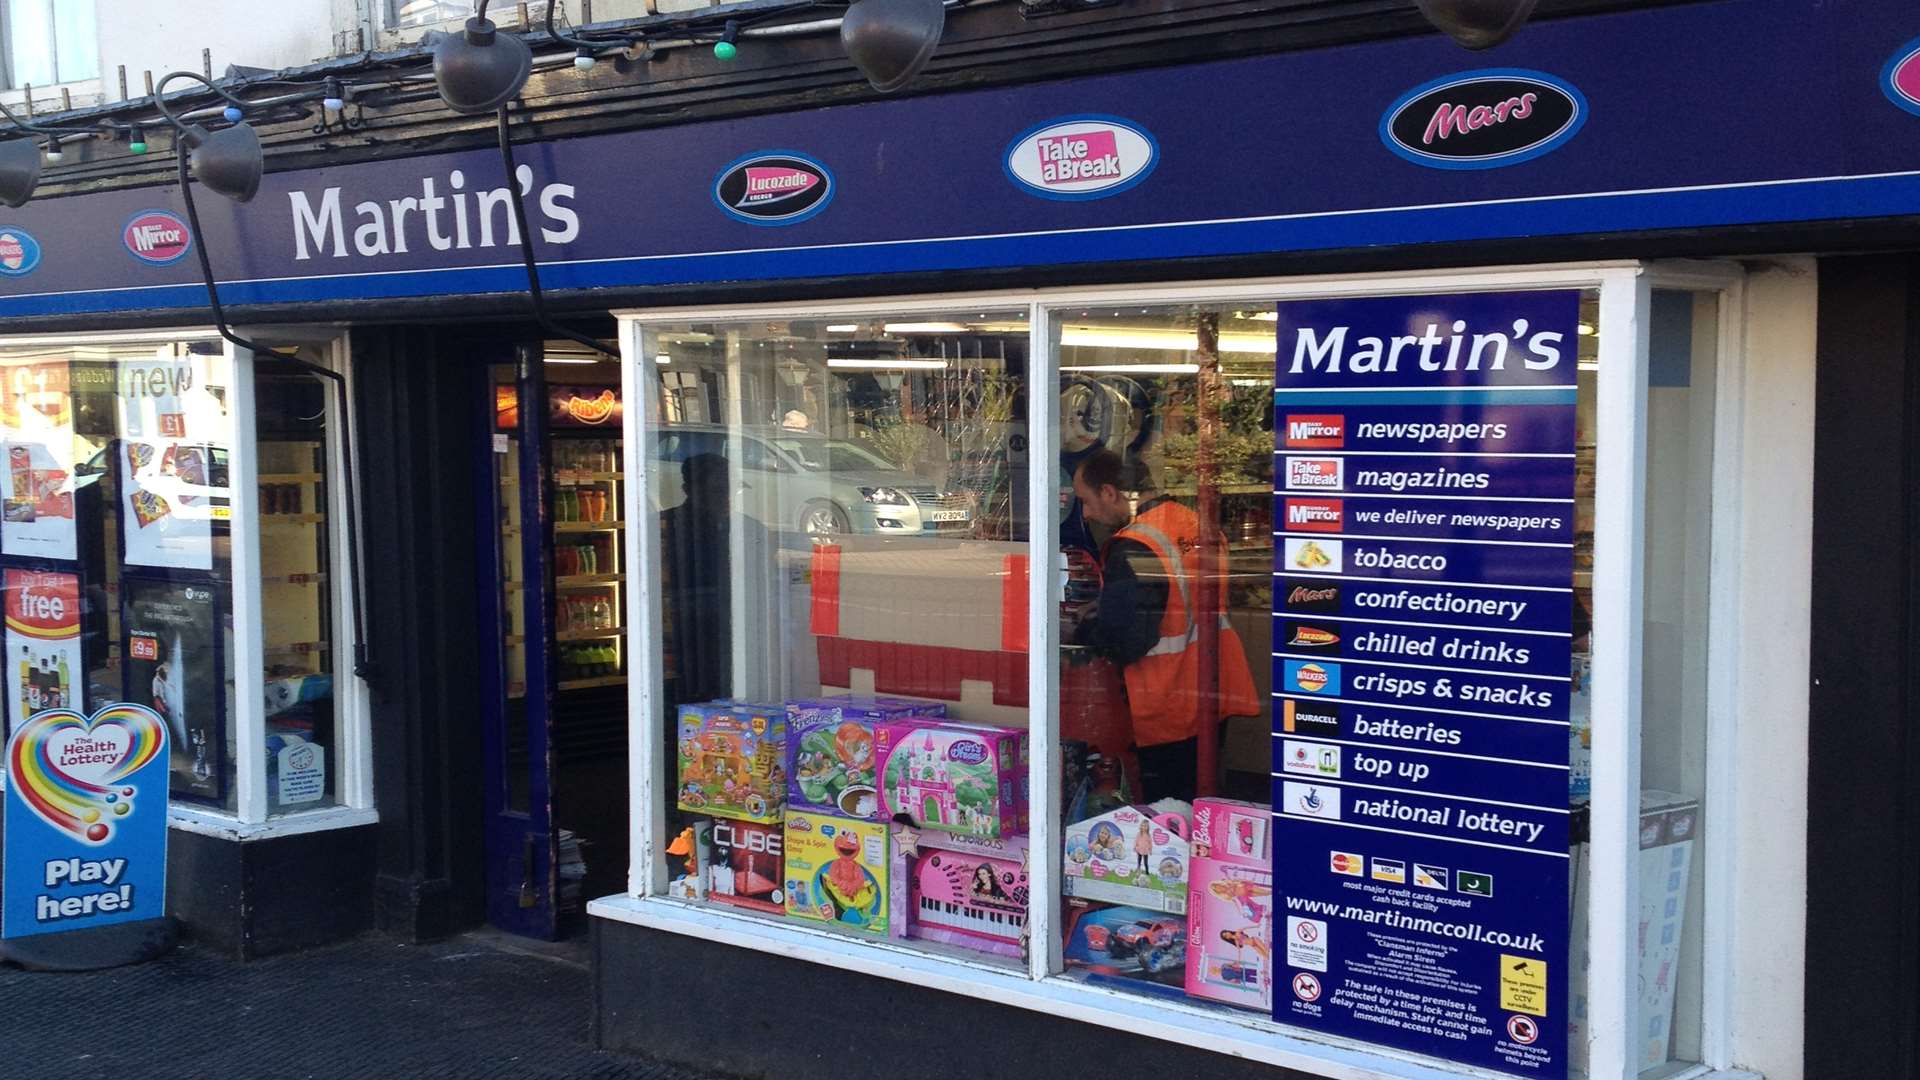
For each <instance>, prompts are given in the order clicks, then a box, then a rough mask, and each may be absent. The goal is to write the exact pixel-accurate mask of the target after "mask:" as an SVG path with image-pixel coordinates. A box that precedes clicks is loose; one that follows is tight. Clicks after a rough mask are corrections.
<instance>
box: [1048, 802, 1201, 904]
mask: <svg viewBox="0 0 1920 1080" xmlns="http://www.w3.org/2000/svg"><path fill="white" fill-rule="evenodd" d="M1162 805H1163V806H1164V805H1166V804H1162ZM1174 807H1175V808H1174V809H1170V810H1167V811H1165V812H1155V811H1154V810H1153V809H1151V808H1150V807H1145V806H1122V807H1120V808H1119V809H1117V810H1110V811H1108V812H1107V813H1104V814H1101V815H1100V816H1098V817H1093V818H1088V819H1087V820H1085V821H1080V822H1075V823H1074V824H1072V825H1069V826H1067V837H1066V842H1067V851H1066V854H1067V858H1066V862H1065V864H1064V866H1063V867H1062V869H1063V870H1064V871H1065V874H1064V876H1063V877H1062V878H1061V879H1060V883H1061V892H1062V893H1064V894H1065V895H1067V896H1082V897H1086V898H1087V899H1089V900H1105V901H1107V902H1108V903H1112V904H1130V905H1132V906H1134V907H1142V908H1151V909H1152V910H1154V911H1170V912H1173V913H1175V914H1185V913H1186V910H1187V864H1188V862H1189V860H1190V858H1191V852H1190V851H1189V845H1188V843H1187V833H1188V826H1187V815H1186V810H1187V807H1186V804H1185V803H1176V804H1174Z"/></svg>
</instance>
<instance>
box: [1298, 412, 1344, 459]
mask: <svg viewBox="0 0 1920 1080" xmlns="http://www.w3.org/2000/svg"><path fill="white" fill-rule="evenodd" d="M1345 445H1347V418H1346V417H1344V416H1339V415H1336V414H1329V413H1311V414H1306V415H1300V414H1294V413H1289V414H1288V415H1287V449H1289V450H1338V449H1340V448H1341V447H1343V446H1345Z"/></svg>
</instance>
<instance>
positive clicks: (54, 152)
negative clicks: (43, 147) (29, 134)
mask: <svg viewBox="0 0 1920 1080" xmlns="http://www.w3.org/2000/svg"><path fill="white" fill-rule="evenodd" d="M65 160H67V152H66V151H65V150H62V149H60V140H59V139H48V140H47V164H49V165H58V164H60V163H61V162H63V161H65Z"/></svg>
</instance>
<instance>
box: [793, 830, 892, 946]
mask: <svg viewBox="0 0 1920 1080" xmlns="http://www.w3.org/2000/svg"><path fill="white" fill-rule="evenodd" d="M782 843H783V844H784V845H785V849H786V850H785V855H786V867H785V871H786V886H785V888H786V894H787V895H786V908H787V914H789V915H793V916H796V917H798V918H802V919H816V920H819V921H820V922H827V923H832V924H834V925H835V926H838V927H840V928H842V929H846V930H864V931H867V932H868V933H873V934H885V933H886V932H887V909H888V904H887V899H888V896H887V894H888V888H889V885H888V883H889V881H890V878H891V874H892V870H893V868H892V866H891V865H889V861H888V857H887V827H886V826H885V825H882V824H880V823H879V822H874V821H856V820H854V819H852V818H840V817H829V816H827V815H826V814H803V813H799V812H797V811H796V812H790V813H788V814H787V815H786V827H785V835H784V836H783V837H782Z"/></svg>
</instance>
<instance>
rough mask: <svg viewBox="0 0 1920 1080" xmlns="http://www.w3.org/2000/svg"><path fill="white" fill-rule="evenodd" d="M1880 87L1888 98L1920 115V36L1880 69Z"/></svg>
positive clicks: (1903, 46) (1902, 47)
mask: <svg viewBox="0 0 1920 1080" xmlns="http://www.w3.org/2000/svg"><path fill="white" fill-rule="evenodd" d="M1880 89H1881V90H1883V91H1885V92H1886V95H1887V100H1889V101H1891V102H1893V103H1894V104H1895V105H1898V106H1900V107H1901V108H1903V109H1905V110H1907V111H1908V112H1910V113H1913V114H1914V115H1915V116H1920V38H1914V39H1913V40H1912V41H1909V42H1907V43H1906V44H1905V45H1902V46H1900V51H1899V52H1897V53H1894V54H1893V59H1891V60H1888V61H1887V66H1886V67H1884V68H1882V69H1881V71H1880Z"/></svg>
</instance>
